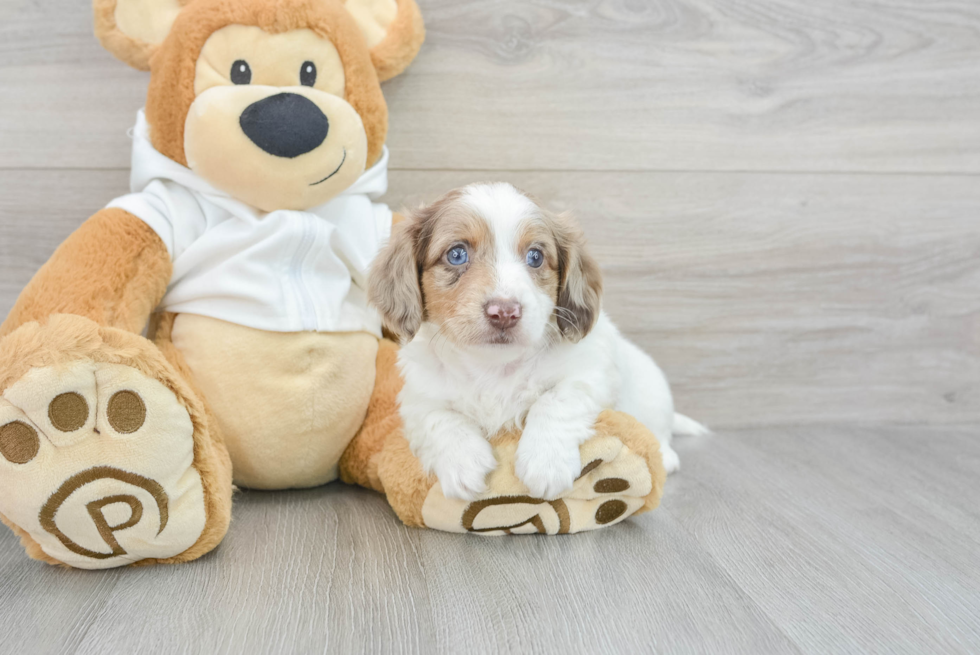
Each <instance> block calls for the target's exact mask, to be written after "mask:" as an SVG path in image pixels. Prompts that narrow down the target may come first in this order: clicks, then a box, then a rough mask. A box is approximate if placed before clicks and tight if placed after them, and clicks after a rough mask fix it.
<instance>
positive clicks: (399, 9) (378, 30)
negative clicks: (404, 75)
mask: <svg viewBox="0 0 980 655" xmlns="http://www.w3.org/2000/svg"><path fill="white" fill-rule="evenodd" d="M344 6H345V7H346V8H347V11H348V12H349V13H350V15H351V16H353V17H354V20H355V21H356V22H357V26H358V27H360V28H361V32H362V33H363V34H364V38H365V40H366V41H367V44H368V48H370V49H371V61H372V62H374V68H375V69H376V70H377V71H378V79H379V80H381V81H382V82H384V81H385V80H390V79H391V78H393V77H395V76H396V75H398V74H399V73H401V72H402V71H403V70H405V69H406V68H408V65H409V64H410V63H412V60H413V59H415V55H417V54H418V53H419V48H421V47H422V42H423V41H424V40H425V26H424V25H423V24H422V13H421V12H420V11H419V7H418V5H417V4H415V0H344Z"/></svg>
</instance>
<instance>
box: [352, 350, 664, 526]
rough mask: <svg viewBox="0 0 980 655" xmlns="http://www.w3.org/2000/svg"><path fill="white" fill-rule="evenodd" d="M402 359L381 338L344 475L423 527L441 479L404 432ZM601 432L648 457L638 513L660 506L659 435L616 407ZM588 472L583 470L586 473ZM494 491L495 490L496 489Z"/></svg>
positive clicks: (507, 439) (507, 436) (509, 436)
mask: <svg viewBox="0 0 980 655" xmlns="http://www.w3.org/2000/svg"><path fill="white" fill-rule="evenodd" d="M397 358H398V347H397V346H396V345H395V344H394V343H392V342H391V341H388V340H382V342H381V346H380V348H379V349H378V362H377V372H376V378H375V380H376V382H375V388H374V395H373V396H372V398H371V404H370V405H369V407H368V414H367V418H366V419H365V420H364V425H363V426H362V427H361V431H360V432H359V433H358V434H357V436H356V437H354V440H353V441H352V442H351V444H350V446H348V447H347V450H346V451H345V452H344V456H343V458H342V459H341V460H340V476H341V479H342V480H343V481H344V482H347V483H348V484H358V485H360V486H362V487H367V488H369V489H374V490H375V491H380V492H381V493H384V494H385V496H386V497H387V500H388V503H389V504H390V505H391V507H392V509H394V510H395V513H396V514H397V515H398V518H400V519H401V520H402V521H403V522H404V523H405V525H408V526H412V527H418V528H422V527H426V525H425V521H424V520H423V517H422V508H423V505H424V504H425V500H426V497H427V496H428V495H429V492H430V491H431V490H432V488H433V486H434V485H435V484H436V479H435V477H433V476H428V475H426V474H425V472H424V471H423V470H422V466H421V465H420V464H419V462H418V460H417V459H416V458H415V456H414V455H413V454H412V452H411V449H410V448H409V445H408V441H407V440H406V439H405V435H404V433H403V432H402V424H401V418H400V416H399V415H398V393H399V392H400V391H401V388H402V380H401V376H400V375H399V373H398V368H397V366H396V362H397ZM596 437H597V438H603V437H615V438H616V439H619V441H621V442H622V443H623V445H625V446H626V447H627V448H628V449H629V450H630V451H632V452H633V453H635V454H636V455H638V456H640V457H641V458H643V460H645V461H646V463H647V468H648V469H649V472H650V476H651V482H652V488H651V490H650V493H649V494H647V496H646V497H644V499H643V506H642V507H641V508H640V509H638V510H636V511H635V512H633V513H634V514H641V513H643V512H646V511H649V510H651V509H654V508H656V507H657V506H658V505H659V504H660V498H661V496H662V495H663V488H664V482H665V481H666V477H667V474H666V472H665V470H664V467H663V461H662V459H661V457H660V445H659V443H658V442H657V440H656V438H655V437H654V436H653V435H652V434H651V433H650V431H649V430H647V429H646V428H645V427H644V426H643V425H642V424H641V423H640V422H639V421H637V420H636V419H635V418H633V417H632V416H629V415H627V414H623V413H621V412H611V411H607V412H603V413H602V414H601V415H600V416H599V419H598V420H597V421H596ZM518 439H520V433H518V432H506V433H502V434H499V435H497V436H496V437H495V438H494V439H493V440H492V443H493V445H494V448H495V449H497V450H498V452H500V451H502V450H507V449H501V448H500V446H503V445H505V444H511V445H513V444H515V443H516V442H517V440H518ZM510 450H511V451H512V450H514V448H511V449H510ZM586 472H587V471H583V475H584V474H585V473H586ZM611 491H614V490H611ZM510 493H513V490H502V491H500V492H498V494H497V495H501V494H502V495H507V494H510ZM490 495H491V496H493V495H495V494H494V490H493V488H491V493H490Z"/></svg>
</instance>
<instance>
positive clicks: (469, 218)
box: [421, 196, 496, 343]
mask: <svg viewBox="0 0 980 655" xmlns="http://www.w3.org/2000/svg"><path fill="white" fill-rule="evenodd" d="M430 234H431V238H430V239H429V240H428V243H427V248H426V252H425V254H424V257H423V259H422V261H423V262H424V264H423V270H422V276H421V279H422V295H423V297H424V298H425V316H426V320H430V321H433V322H435V323H438V324H439V325H441V326H442V330H443V332H444V333H445V334H446V336H447V337H449V338H450V339H451V340H452V341H454V342H456V343H480V342H481V341H482V338H483V337H484V336H485V332H486V321H485V319H484V315H483V303H484V300H485V299H486V298H487V297H488V296H489V293H490V290H491V289H493V286H494V284H495V283H496V277H495V272H494V257H495V246H494V235H493V230H492V229H491V227H490V225H489V224H488V223H487V221H486V219H484V218H483V217H482V216H479V215H477V214H475V213H474V212H473V211H472V210H470V209H469V208H467V207H466V206H465V205H464V204H463V203H461V202H459V201H458V196H457V197H454V198H452V199H450V200H449V201H447V202H446V203H445V204H444V205H443V207H442V208H441V210H440V211H439V212H438V214H437V215H436V217H435V218H434V220H433V221H432V222H431V223H430ZM456 247H463V248H465V249H466V253H467V261H466V263H465V264H459V265H454V264H453V263H451V262H450V261H449V257H448V255H449V252H450V251H451V250H452V249H453V248H456Z"/></svg>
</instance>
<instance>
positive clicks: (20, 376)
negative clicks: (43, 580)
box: [0, 315, 231, 568]
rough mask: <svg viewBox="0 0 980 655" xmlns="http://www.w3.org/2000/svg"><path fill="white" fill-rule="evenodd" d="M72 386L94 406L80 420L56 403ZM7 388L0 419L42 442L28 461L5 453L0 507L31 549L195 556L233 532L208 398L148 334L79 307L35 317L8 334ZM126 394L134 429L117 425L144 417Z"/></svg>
mask: <svg viewBox="0 0 980 655" xmlns="http://www.w3.org/2000/svg"><path fill="white" fill-rule="evenodd" d="M66 390H70V391H71V393H73V394H76V395H77V396H79V398H76V399H75V400H74V401H73V402H82V403H83V404H84V405H85V406H86V408H87V410H86V414H85V417H84V420H83V422H82V423H81V425H78V426H77V427H75V425H73V424H72V422H71V421H69V422H67V423H66V422H65V418H64V417H63V416H58V410H55V409H53V407H57V406H58V404H57V403H55V402H54V401H55V400H56V399H58V398H59V397H60V396H62V395H63V394H64V393H65V392H66ZM0 392H2V396H3V398H2V402H0V405H2V406H0V425H3V426H6V425H9V424H11V423H12V422H16V423H19V424H21V425H25V426H28V428H29V429H30V430H31V431H33V432H34V433H35V434H37V438H38V441H39V444H40V447H39V448H38V450H37V454H36V456H35V457H34V458H33V459H32V460H31V461H29V462H26V463H23V464H17V463H11V462H9V461H7V460H6V459H4V460H3V461H0V466H3V467H5V468H6V470H5V472H4V474H3V475H0V479H2V480H3V482H2V483H0V484H2V485H3V486H4V487H5V488H4V489H2V490H0V513H2V514H3V516H4V517H5V519H6V521H7V522H8V523H12V524H15V525H16V526H17V527H18V528H19V530H18V532H19V533H20V534H21V535H22V537H23V533H24V532H27V533H29V535H30V537H29V538H30V541H28V542H27V543H25V546H27V550H28V553H29V554H32V555H37V554H38V552H37V550H36V548H35V547H34V546H37V547H39V548H41V549H43V552H44V553H46V557H44V558H43V559H44V560H45V561H50V560H51V559H54V560H57V561H59V562H62V563H67V564H71V565H72V566H75V567H79V568H104V567H106V566H119V565H120V564H126V563H130V562H133V561H139V563H141V564H146V563H155V562H173V561H186V560H188V559H193V558H195V557H199V556H200V555H202V554H203V553H204V552H207V550H210V549H211V548H213V547H214V545H216V544H217V543H218V542H220V540H221V538H222V537H223V536H224V534H225V532H226V531H227V527H228V522H229V520H230V495H231V485H230V479H228V480H227V481H226V482H224V483H223V484H222V480H221V474H222V473H223V472H225V473H230V471H228V468H229V467H228V466H227V463H226V462H223V461H222V458H221V456H220V455H221V453H220V449H215V448H214V447H213V446H214V444H213V443H212V441H211V437H210V434H209V433H208V430H207V417H206V413H205V410H204V407H203V404H202V403H201V402H200V400H199V399H198V398H197V397H196V395H195V394H194V393H193V391H192V390H191V389H190V387H189V386H188V385H187V384H186V382H185V381H184V380H182V379H181V376H180V375H179V374H178V373H177V371H175V370H174V369H173V368H172V367H171V366H170V365H169V364H168V363H167V362H166V361H165V359H164V358H163V356H162V355H161V354H160V352H159V351H158V350H157V349H156V348H155V347H154V346H153V345H152V344H151V343H150V342H149V341H147V340H146V339H143V338H142V337H139V336H136V335H133V334H130V333H127V332H123V331H121V330H117V329H113V328H106V327H99V326H98V325H97V324H95V323H93V322H92V321H90V320H88V319H85V318H82V317H78V316H68V315H56V316H52V317H50V318H49V319H48V320H47V321H46V322H45V323H43V324H42V323H35V322H32V323H27V324H25V325H23V326H21V327H20V328H19V329H17V330H16V331H14V332H13V333H12V334H10V335H8V336H7V337H6V338H4V339H3V340H2V341H0ZM118 392H130V393H135V394H137V395H138V396H139V398H140V402H141V403H142V405H143V407H144V409H145V410H146V413H145V414H144V415H143V417H142V418H138V417H137V422H138V423H139V425H138V426H137V427H136V429H133V430H132V431H130V432H120V431H119V430H118V429H117V428H119V427H120V426H128V427H126V428H124V429H130V428H132V427H133V426H134V425H135V423H133V420H134V419H133V416H132V415H130V416H129V417H128V418H129V422H125V421H122V420H121V418H124V417H123V416H122V415H121V414H120V412H121V411H123V410H125V407H126V405H127V404H126V403H123V404H120V403H119V402H118V400H119V397H118V395H117V393H118ZM114 399H115V400H116V401H117V402H115V403H114V402H113V401H114ZM61 407H62V411H63V409H64V406H63V405H62V406H61ZM129 407H130V408H132V405H131V403H130V404H129ZM60 428H64V429H65V430H73V431H71V432H64V431H63V430H61V429H60ZM214 481H217V482H218V484H217V485H214V484H211V483H213V482H214ZM59 492H64V493H63V497H59ZM161 498H165V499H166V502H164V501H163V500H161ZM137 508H138V509H137ZM164 517H166V520H164ZM128 522H132V523H133V525H131V526H127V529H126V530H125V532H123V531H120V532H119V533H118V534H116V533H115V532H114V530H118V529H120V527H119V526H123V525H126V524H127V523H128ZM164 523H166V526H165V528H166V529H164V530H161V529H160V528H161V527H162V526H163V524H164ZM100 527H101V530H100ZM114 547H115V548H114ZM115 551H123V552H115ZM93 553H95V554H94V555H93ZM99 555H102V556H99Z"/></svg>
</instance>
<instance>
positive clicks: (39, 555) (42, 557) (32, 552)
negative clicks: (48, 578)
mask: <svg viewBox="0 0 980 655" xmlns="http://www.w3.org/2000/svg"><path fill="white" fill-rule="evenodd" d="M0 523H3V524H4V525H5V526H7V527H8V528H10V529H11V530H13V531H14V534H15V535H17V536H18V537H20V545H21V546H23V547H24V551H26V552H27V556H28V557H30V558H31V559H36V560H38V561H39V562H44V563H45V564H51V565H54V566H61V567H63V568H66V569H70V568H71V567H70V566H68V565H67V564H65V563H64V562H61V561H59V560H56V559H55V558H53V557H51V556H50V555H48V554H47V553H46V552H44V550H43V549H42V548H41V545H40V544H38V543H37V542H36V541H34V539H33V538H32V537H31V535H30V534H28V533H27V531H26V530H22V529H21V528H20V527H19V526H17V525H16V524H14V523H13V522H12V521H11V520H10V519H8V518H7V517H6V516H4V515H3V514H0Z"/></svg>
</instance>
